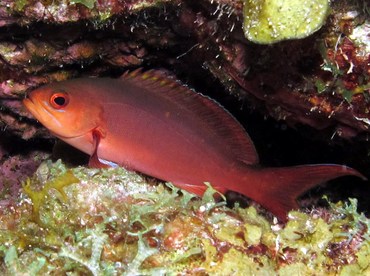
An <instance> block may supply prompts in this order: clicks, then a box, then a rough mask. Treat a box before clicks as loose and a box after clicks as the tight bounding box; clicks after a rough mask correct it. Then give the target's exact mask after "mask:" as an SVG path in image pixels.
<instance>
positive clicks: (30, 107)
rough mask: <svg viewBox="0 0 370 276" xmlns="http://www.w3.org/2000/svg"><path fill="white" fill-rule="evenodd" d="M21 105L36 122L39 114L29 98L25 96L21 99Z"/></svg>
mask: <svg viewBox="0 0 370 276" xmlns="http://www.w3.org/2000/svg"><path fill="white" fill-rule="evenodd" d="M23 105H24V106H25V107H26V108H27V110H28V111H29V112H30V113H31V114H32V115H33V116H34V117H35V118H36V119H37V120H38V119H39V117H40V114H39V113H38V112H37V107H36V105H35V103H34V102H33V101H32V99H31V98H30V97H28V96H27V97H26V98H24V99H23Z"/></svg>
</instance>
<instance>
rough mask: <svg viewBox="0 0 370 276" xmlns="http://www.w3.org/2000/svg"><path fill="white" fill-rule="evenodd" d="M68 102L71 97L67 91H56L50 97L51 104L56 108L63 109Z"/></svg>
mask: <svg viewBox="0 0 370 276" xmlns="http://www.w3.org/2000/svg"><path fill="white" fill-rule="evenodd" d="M68 102H69V98H68V95H67V94H66V93H55V94H53V95H52V96H51V97H50V104H51V106H52V107H53V108H55V109H61V108H63V107H65V106H66V105H67V104H68Z"/></svg>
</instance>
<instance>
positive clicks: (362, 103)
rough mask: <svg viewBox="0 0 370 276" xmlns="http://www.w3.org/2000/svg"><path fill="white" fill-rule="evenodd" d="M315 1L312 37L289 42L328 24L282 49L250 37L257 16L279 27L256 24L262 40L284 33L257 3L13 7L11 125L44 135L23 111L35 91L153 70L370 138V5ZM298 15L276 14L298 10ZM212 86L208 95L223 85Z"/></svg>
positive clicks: (5, 113)
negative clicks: (77, 79) (369, 36)
mask: <svg viewBox="0 0 370 276" xmlns="http://www.w3.org/2000/svg"><path fill="white" fill-rule="evenodd" d="M272 2H273V1H272ZM310 2H311V5H310V6H309V8H310V9H309V10H308V11H306V10H304V9H302V10H300V12H301V11H302V12H303V13H304V16H302V20H304V21H305V22H306V21H307V22H311V23H312V24H313V25H312V26H311V28H310V30H309V31H308V32H307V33H305V34H301V33H300V32H299V31H298V29H299V27H297V26H299V25H300V24H299V22H291V25H289V26H287V27H286V28H285V27H284V28H283V29H284V30H285V31H287V32H288V34H282V35H281V36H278V38H277V39H278V40H280V39H286V38H297V37H302V36H307V35H308V34H310V33H311V32H313V31H315V30H317V29H318V28H319V27H320V26H321V25H322V24H323V23H325V24H324V25H323V27H322V28H321V29H320V31H319V32H316V33H315V34H314V35H311V36H309V37H307V38H305V39H301V40H292V41H287V42H281V43H277V44H275V45H274V46H272V47H271V46H263V45H256V44H253V43H250V42H249V41H248V40H247V39H246V38H245V37H244V34H243V26H242V25H243V20H244V19H248V18H249V17H250V16H249V15H246V14H245V13H246V12H248V13H250V14H257V15H261V16H262V17H263V16H265V17H263V18H264V19H263V20H262V19H261V20H262V21H265V20H267V19H268V20H267V21H268V22H270V23H269V24H267V25H266V24H261V25H259V24H257V25H256V26H255V24H254V23H253V24H252V25H253V30H254V31H251V32H252V33H255V29H256V28H258V30H259V33H261V34H262V33H264V32H265V31H266V30H267V31H269V30H270V29H272V30H275V29H276V28H278V27H279V26H280V25H282V23H279V22H280V21H279V19H278V18H276V17H278V16H280V15H281V13H276V12H273V10H269V9H267V8H266V7H260V6H259V5H257V4H256V5H252V6H250V5H249V4H248V3H249V2H248V1H246V3H245V4H244V14H243V2H242V1H231V2H230V1H226V0H222V1H221V0H219V1H207V0H203V1H200V2H197V3H194V2H191V1H190V2H185V1H175V0H172V1H169V0H168V1H104V2H102V1H87V0H86V1H69V2H68V1H51V2H50V1H41V2H40V1H39V2H37V1H23V0H22V1H3V2H2V3H1V4H0V15H1V23H0V28H1V29H2V30H3V31H2V32H1V35H0V81H1V88H0V97H1V107H2V108H1V110H0V118H1V121H0V122H1V125H4V126H5V125H6V126H8V128H9V129H8V130H9V131H14V132H16V133H17V135H22V136H23V137H24V138H29V137H34V135H35V133H39V131H36V130H35V125H33V124H32V123H30V121H28V120H25V119H24V118H25V117H28V115H27V114H25V113H24V111H23V110H22V107H21V106H20V104H19V101H18V100H19V99H20V98H22V97H23V95H24V94H25V92H26V90H28V89H32V88H34V87H36V86H39V85H41V84H44V83H48V82H52V81H57V80H61V79H66V78H72V77H78V76H81V75H85V76H86V75H87V76H113V77H116V76H118V75H119V74H121V73H122V72H124V71H125V70H126V69H127V68H133V67H138V66H144V67H151V68H152V67H165V68H168V69H170V70H171V71H174V72H175V73H176V74H178V75H179V76H180V77H181V76H183V77H184V80H185V81H189V82H190V83H196V82H197V81H196V79H197V78H199V75H205V74H211V75H213V77H215V78H216V79H218V80H219V82H220V84H222V86H223V87H222V86H218V87H217V89H218V90H220V91H222V90H226V91H224V93H225V94H227V93H231V94H233V95H234V96H236V98H237V99H242V100H243V101H244V100H247V101H248V102H249V104H250V105H251V107H252V108H258V109H259V110H260V112H263V113H265V114H268V115H269V116H272V117H274V118H276V119H278V120H284V121H286V122H287V123H288V124H290V125H295V124H297V123H303V124H308V125H310V126H312V127H314V128H317V129H328V130H329V132H330V135H331V134H332V133H333V132H335V134H336V135H337V136H341V137H346V138H351V137H353V136H356V135H360V136H364V137H365V138H366V137H367V134H368V132H369V116H368V105H369V103H368V91H369V84H368V79H369V65H368V60H369V47H368V39H367V38H366V37H367V36H366V30H367V29H368V28H369V12H368V11H369V6H368V3H367V2H366V1H361V0H358V1H353V2H350V3H347V1H333V2H332V3H331V7H330V13H329V14H327V13H326V12H325V11H326V8H325V7H324V6H325V5H324V6H323V3H321V2H320V1H310ZM324 3H327V1H324ZM292 5H293V4H292ZM293 6H294V5H293ZM293 6H292V7H276V9H282V10H283V11H287V12H289V10H292V9H293ZM294 7H295V6H294ZM317 9H319V11H320V13H321V14H322V15H323V16H322V17H321V19H320V20H318V19H317V18H318V17H317V16H316V14H317V13H318V12H316V11H317ZM259 10H262V11H263V12H261V13H260V14H259V13H258V11H259ZM255 11H256V13H255ZM270 12H271V13H270ZM312 14H314V15H315V16H311V15H312ZM326 15H327V20H326V21H324V19H325V18H326ZM253 18H254V17H253ZM266 18H267V19H266ZM284 18H289V16H285V17H284ZM275 19H276V23H275ZM281 20H282V19H281ZM315 20H318V21H317V22H316V21H315ZM252 21H253V20H252ZM253 22H254V21H253ZM285 23H286V22H285ZM285 23H284V24H285ZM247 28H248V27H244V31H246V30H247ZM290 28H291V29H290ZM294 28H298V29H297V30H294ZM289 30H290V31H289ZM270 31H271V30H270ZM303 33H304V32H303ZM294 34H295V35H294ZM202 86H203V89H204V91H201V92H203V93H207V90H208V89H209V87H212V79H209V80H205V83H203V85H202ZM208 93H211V92H209V91H208ZM237 99H236V100H235V105H238V100H237ZM36 137H37V134H36Z"/></svg>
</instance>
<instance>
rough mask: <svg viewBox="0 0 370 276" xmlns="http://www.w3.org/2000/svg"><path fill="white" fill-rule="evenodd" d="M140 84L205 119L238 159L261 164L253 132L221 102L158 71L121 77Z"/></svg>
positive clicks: (129, 73) (132, 72) (140, 72)
mask: <svg viewBox="0 0 370 276" xmlns="http://www.w3.org/2000/svg"><path fill="white" fill-rule="evenodd" d="M121 78H122V79H123V80H125V81H129V82H132V83H133V84H134V85H136V86H140V87H143V88H146V89H149V90H151V91H153V92H155V93H164V94H165V95H166V97H167V98H168V99H169V100H171V101H172V102H173V103H174V104H176V105H180V106H181V107H182V108H186V109H188V110H189V111H191V113H192V114H194V116H196V117H198V118H201V119H202V120H203V121H204V122H206V124H207V125H208V126H209V127H210V128H211V131H214V132H215V133H216V134H217V135H218V136H221V137H223V138H224V139H225V141H226V145H224V146H225V147H227V148H228V149H229V150H230V151H232V153H233V154H234V155H235V157H236V158H237V160H239V161H241V162H243V163H245V164H247V165H253V164H257V163H258V154H257V152H256V149H255V147H254V145H253V142H252V140H251V139H250V137H249V135H248V134H247V132H246V131H245V129H244V128H243V127H242V125H241V124H240V123H239V122H238V121H237V120H236V119H235V118H234V117H233V116H232V115H231V114H230V113H229V112H228V111H227V110H225V109H224V108H223V107H222V106H221V105H220V104H218V103H217V102H215V101H214V100H212V99H211V98H209V97H207V96H204V95H202V94H200V93H197V92H195V91H193V90H192V89H190V88H189V87H187V86H185V85H183V84H181V83H180V82H179V81H177V80H176V79H174V78H173V77H172V76H169V75H168V74H166V73H165V72H162V71H158V70H149V71H145V72H144V71H143V70H142V69H137V70H135V71H131V72H126V73H124V74H123V75H122V77H121Z"/></svg>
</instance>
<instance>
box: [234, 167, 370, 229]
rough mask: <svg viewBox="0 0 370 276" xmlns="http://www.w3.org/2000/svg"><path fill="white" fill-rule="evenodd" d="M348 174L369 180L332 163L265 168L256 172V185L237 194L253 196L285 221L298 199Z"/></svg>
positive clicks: (247, 187) (242, 189) (351, 170)
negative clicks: (318, 186)
mask: <svg viewBox="0 0 370 276" xmlns="http://www.w3.org/2000/svg"><path fill="white" fill-rule="evenodd" d="M346 175H354V176H358V177H360V178H362V179H364V180H365V179H366V177H364V176H363V175H362V174H361V173H359V172H358V171H356V170H354V169H352V168H349V167H346V166H341V165H332V164H319V165H304V166H295V167H283V168H265V169H260V170H259V171H258V172H257V174H256V180H254V181H253V182H254V183H248V185H243V186H240V187H239V189H238V192H240V193H243V194H245V195H247V196H250V197H251V198H252V199H254V200H255V201H257V202H258V203H260V204H261V205H262V206H263V207H265V208H266V209H268V210H269V211H271V212H272V213H273V214H274V215H275V216H277V217H278V219H279V220H280V221H282V222H285V221H286V220H287V213H288V212H289V211H290V210H292V209H296V208H298V204H297V201H296V199H297V197H298V196H300V195H302V194H303V193H304V192H305V191H307V190H309V189H310V188H312V187H315V186H317V185H318V184H320V183H323V182H326V181H328V180H330V179H334V178H337V177H340V176H346ZM252 185H253V186H252ZM251 190H252V191H251Z"/></svg>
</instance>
